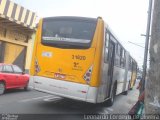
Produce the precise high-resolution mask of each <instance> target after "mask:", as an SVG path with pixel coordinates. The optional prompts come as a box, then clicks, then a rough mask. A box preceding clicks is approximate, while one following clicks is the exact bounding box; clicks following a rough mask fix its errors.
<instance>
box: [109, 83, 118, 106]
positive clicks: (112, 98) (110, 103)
mask: <svg viewBox="0 0 160 120" xmlns="http://www.w3.org/2000/svg"><path fill="white" fill-rule="evenodd" d="M115 96H116V84H114V86H113V90H112V94H111V98H110V99H109V100H108V101H107V104H108V106H112V105H113V103H114V100H115Z"/></svg>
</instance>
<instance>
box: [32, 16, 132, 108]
mask: <svg viewBox="0 0 160 120" xmlns="http://www.w3.org/2000/svg"><path fill="white" fill-rule="evenodd" d="M130 61H131V57H130V55H129V53H128V52H127V51H126V50H125V49H124V47H123V46H122V45H121V44H120V42H119V41H118V40H117V38H116V37H115V36H114V34H113V32H112V31H111V30H110V28H109V27H108V25H107V24H106V23H105V22H104V20H103V19H102V18H101V17H98V18H85V17H49V18H43V19H41V20H40V22H39V24H38V29H37V33H36V38H35V43H34V50H33V54H32V65H31V68H30V74H31V80H30V84H31V86H32V87H33V89H35V90H38V91H42V92H46V93H50V94H54V95H58V96H61V97H64V98H70V99H75V100H80V101H85V102H90V103H102V102H104V101H107V100H108V104H109V105H112V104H113V102H114V98H115V95H117V94H120V93H123V92H127V91H128V86H129V83H130V81H131V76H132V69H131V68H132V67H131V64H130V63H131V62H130Z"/></svg>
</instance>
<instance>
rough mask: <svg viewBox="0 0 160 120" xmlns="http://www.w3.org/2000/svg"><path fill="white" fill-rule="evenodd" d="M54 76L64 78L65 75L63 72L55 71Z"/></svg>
mask: <svg viewBox="0 0 160 120" xmlns="http://www.w3.org/2000/svg"><path fill="white" fill-rule="evenodd" d="M54 77H55V78H59V79H65V78H66V75H65V74H60V73H55V74H54Z"/></svg>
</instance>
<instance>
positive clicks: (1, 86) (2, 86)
mask: <svg viewBox="0 0 160 120" xmlns="http://www.w3.org/2000/svg"><path fill="white" fill-rule="evenodd" d="M5 90H6V87H5V84H4V82H0V95H2V94H4V92H5Z"/></svg>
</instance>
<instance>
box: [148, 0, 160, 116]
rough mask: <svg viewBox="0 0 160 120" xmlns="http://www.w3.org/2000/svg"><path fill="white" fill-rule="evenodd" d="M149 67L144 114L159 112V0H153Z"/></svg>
mask: <svg viewBox="0 0 160 120" xmlns="http://www.w3.org/2000/svg"><path fill="white" fill-rule="evenodd" d="M151 30H152V31H151V41H150V69H149V77H148V78H147V80H146V88H145V114H160V0H154V10H153V16H152V29H151Z"/></svg>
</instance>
